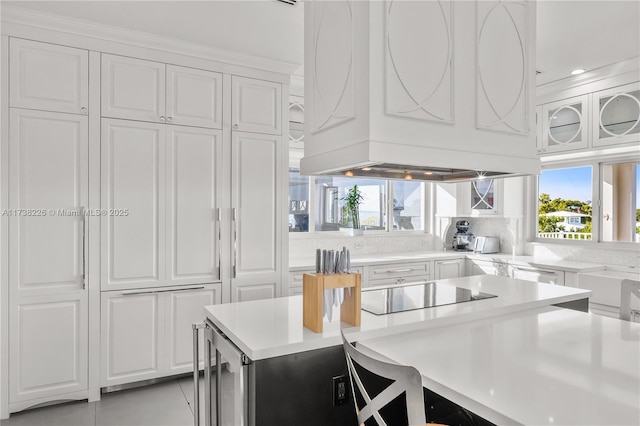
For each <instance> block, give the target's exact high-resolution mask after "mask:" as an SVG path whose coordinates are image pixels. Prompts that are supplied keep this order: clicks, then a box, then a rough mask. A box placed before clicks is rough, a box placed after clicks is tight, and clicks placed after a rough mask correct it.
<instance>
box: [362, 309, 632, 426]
mask: <svg viewBox="0 0 640 426" xmlns="http://www.w3.org/2000/svg"><path fill="white" fill-rule="evenodd" d="M357 345H358V348H359V349H360V350H363V351H365V352H367V353H369V354H370V355H374V356H376V355H377V356H378V358H384V359H386V360H391V361H393V362H396V363H399V364H404V365H412V366H414V367H415V368H417V369H418V371H420V373H421V374H422V378H423V386H424V387H425V388H427V389H430V390H431V391H433V392H435V393H437V394H438V395H441V396H442V397H444V398H447V399H448V400H450V401H452V402H454V403H455V404H457V405H459V406H462V407H465V408H466V409H468V410H470V411H472V412H473V413H475V414H477V415H479V416H481V417H482V418H484V419H486V420H488V421H490V422H492V423H495V424H500V425H502V424H522V425H554V424H555V425H639V424H640V324H636V323H632V322H628V321H620V320H617V319H613V318H607V317H603V316H599V315H592V314H587V313H583V312H577V311H574V310H568V309H560V308H555V307H545V308H539V309H534V310H528V311H524V312H519V313H516V314H511V315H507V316H503V317H494V318H488V319H485V320H482V321H474V322H472V323H468V322H467V323H462V324H456V325H453V326H446V327H440V328H438V329H431V330H419V331H413V332H408V333H403V334H400V335H395V336H386V337H383V338H377V339H370V340H359V341H358V343H357Z"/></svg>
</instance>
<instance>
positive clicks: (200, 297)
mask: <svg viewBox="0 0 640 426" xmlns="http://www.w3.org/2000/svg"><path fill="white" fill-rule="evenodd" d="M166 297H167V298H168V300H167V310H168V312H167V316H166V318H167V339H168V342H167V343H168V345H169V350H168V356H169V360H168V362H169V365H168V369H169V371H170V374H178V373H182V372H187V371H193V331H192V327H191V325H192V324H193V323H198V322H202V321H203V320H204V312H203V308H204V307H205V306H208V305H213V304H218V303H220V302H221V300H222V298H221V294H220V284H209V285H206V286H201V287H197V288H194V289H184V290H176V291H172V292H169V293H166ZM198 334H199V339H200V345H199V350H200V354H199V358H200V362H202V361H203V360H204V357H203V354H204V349H203V348H204V343H203V340H202V336H201V333H198Z"/></svg>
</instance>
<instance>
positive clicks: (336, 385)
mask: <svg viewBox="0 0 640 426" xmlns="http://www.w3.org/2000/svg"><path fill="white" fill-rule="evenodd" d="M332 380H333V406H334V407H335V406H336V405H342V404H344V403H345V402H347V395H348V394H347V390H348V386H349V384H348V381H347V376H345V375H342V376H336V377H334V378H333V379H332Z"/></svg>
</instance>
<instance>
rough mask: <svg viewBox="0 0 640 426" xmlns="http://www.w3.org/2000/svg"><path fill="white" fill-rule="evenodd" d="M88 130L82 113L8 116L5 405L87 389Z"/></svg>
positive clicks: (20, 112) (14, 111) (16, 113)
mask: <svg viewBox="0 0 640 426" xmlns="http://www.w3.org/2000/svg"><path fill="white" fill-rule="evenodd" d="M87 131H88V129H87V117H84V116H81V115H72V114H62V113H54V112H43V111H33V110H21V109H12V111H11V113H10V137H9V152H10V163H9V164H10V166H9V180H10V184H9V209H10V211H15V212H16V215H12V216H10V217H9V230H10V231H9V299H10V301H9V306H10V308H9V315H10V322H9V335H10V337H9V340H10V345H9V348H10V349H9V352H10V355H9V364H10V370H11V376H10V384H9V388H10V391H9V395H10V403H19V402H23V401H29V400H38V399H42V398H51V397H52V396H56V395H60V394H67V393H72V392H76V391H82V390H86V389H87V344H88V334H87V333H88V330H87V324H88V315H87V292H86V290H84V288H83V287H84V286H83V276H84V265H85V259H84V256H85V247H86V245H85V240H86V235H85V232H84V221H83V218H82V217H81V216H79V215H78V213H79V211H80V209H81V207H83V206H86V205H87V200H88V189H87V186H88V171H87V167H88V133H87ZM18 212H20V213H19V214H18ZM43 357H44V358H43ZM43 359H44V360H45V361H46V362H43Z"/></svg>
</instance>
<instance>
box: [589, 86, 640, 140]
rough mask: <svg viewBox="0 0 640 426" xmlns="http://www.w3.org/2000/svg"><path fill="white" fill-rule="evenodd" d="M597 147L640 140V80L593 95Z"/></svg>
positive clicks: (593, 132)
mask: <svg viewBox="0 0 640 426" xmlns="http://www.w3.org/2000/svg"><path fill="white" fill-rule="evenodd" d="M592 109H593V114H592V130H591V131H592V134H593V136H592V137H593V146H594V147H600V146H608V145H618V144H623V143H630V142H636V143H637V142H639V141H640V82H636V83H632V84H627V85H626V86H620V87H613V88H611V89H607V90H602V91H599V92H595V93H594V94H593V104H592Z"/></svg>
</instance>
